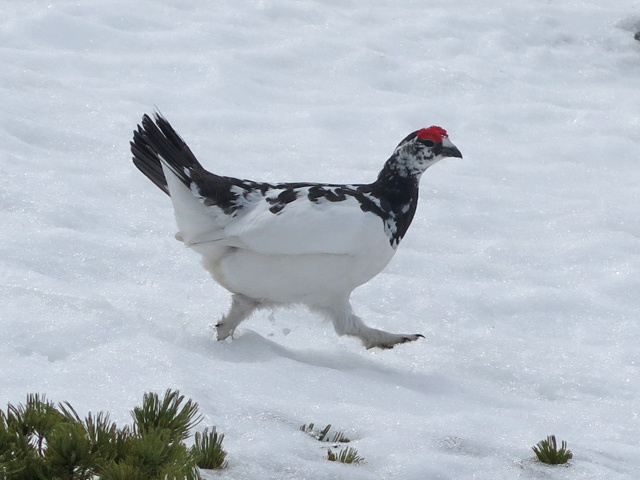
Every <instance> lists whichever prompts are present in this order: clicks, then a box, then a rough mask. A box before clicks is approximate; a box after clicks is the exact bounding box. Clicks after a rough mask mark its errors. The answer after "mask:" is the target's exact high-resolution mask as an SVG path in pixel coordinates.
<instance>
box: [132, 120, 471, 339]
mask: <svg viewBox="0 0 640 480" xmlns="http://www.w3.org/2000/svg"><path fill="white" fill-rule="evenodd" d="M131 151H132V153H133V163H134V164H135V165H136V167H138V169H140V171H141V172H142V173H144V174H145V175H146V176H147V177H148V178H149V179H150V180H151V181H152V182H153V183H155V184H156V185H157V186H158V187H159V188H160V189H161V190H162V191H163V192H165V193H166V194H167V195H169V196H170V197H171V200H172V201H173V207H174V211H175V217H176V222H177V224H178V228H179V232H178V233H177V234H176V238H177V239H178V240H180V241H182V242H183V243H184V244H185V245H187V246H188V247H190V248H192V249H193V250H195V251H196V252H198V253H199V254H200V255H202V263H203V265H204V268H206V269H207V270H208V271H209V273H210V274H211V276H212V277H213V278H214V280H215V281H216V282H218V283H219V284H220V285H222V286H223V287H224V288H226V289H227V290H229V291H230V292H231V293H232V294H233V297H232V303H231V308H230V309H229V311H228V312H227V314H226V315H224V316H223V317H222V319H221V320H220V322H219V323H218V324H217V337H218V340H224V339H225V338H227V337H229V335H231V334H232V333H233V331H234V330H235V328H236V327H237V326H238V325H239V324H240V322H242V321H243V320H245V319H246V318H247V317H249V316H250V315H251V314H252V313H253V312H254V311H255V310H257V309H260V308H274V307H277V306H284V305H291V304H302V305H306V306H307V307H309V308H310V309H311V310H313V311H315V312H319V313H321V314H323V315H325V316H326V317H327V318H329V319H331V321H332V322H333V326H334V327H335V330H336V332H337V334H338V335H350V336H353V337H358V338H359V339H360V340H361V341H362V343H363V344H364V346H365V347H367V348H372V347H379V348H393V346H394V345H397V344H399V343H405V342H410V341H413V340H416V339H418V338H419V337H422V335H420V334H395V333H388V332H385V331H382V330H378V329H375V328H371V327H368V326H366V325H365V324H364V322H363V321H362V320H361V319H360V318H359V317H358V316H357V315H355V313H354V312H353V309H352V308H351V304H350V302H349V297H350V295H351V292H352V291H353V290H354V289H355V288H356V287H358V286H360V285H362V284H364V283H366V282H367V281H369V280H370V279H372V278H373V277H374V276H376V275H377V274H378V273H380V271H381V270H382V269H383V268H384V267H385V266H386V265H387V264H388V263H389V261H390V260H391V258H392V257H393V255H394V253H395V252H396V249H397V247H398V244H399V243H400V240H402V238H403V237H404V235H405V233H406V232H407V229H408V228H409V225H410V224H411V220H412V219H413V215H414V213H415V211H416V205H417V202H418V183H419V181H420V176H421V175H422V173H423V172H424V171H425V170H426V169H427V168H429V167H430V166H431V165H433V164H434V163H436V162H438V161H439V160H441V159H443V158H445V157H459V158H462V154H461V153H460V151H459V150H458V149H457V148H456V147H455V145H453V143H451V141H450V140H449V137H448V135H447V132H446V131H445V130H444V129H442V128H440V127H436V126H432V127H429V128H423V129H421V130H418V131H416V132H413V133H411V134H410V135H407V137H406V138H405V139H404V140H402V141H401V142H400V144H399V145H398V146H397V147H396V149H395V150H394V152H393V155H391V158H389V160H387V162H386V163H385V164H384V166H383V168H382V171H381V172H380V174H379V175H378V178H377V179H376V181H374V182H373V183H369V184H357V185H337V184H324V183H306V182H302V183H278V184H271V183H261V182H254V181H250V180H241V179H238V178H233V177H223V176H220V175H216V174H214V173H210V172H208V171H206V170H205V169H204V168H203V167H202V165H200V163H199V162H198V161H197V160H196V157H195V156H194V155H193V153H192V152H191V150H190V149H189V147H188V146H187V144H186V143H185V142H184V141H183V140H182V138H181V137H180V136H179V135H178V134H177V133H176V132H175V130H174V129H173V128H172V127H171V125H170V124H169V122H168V121H167V120H166V119H165V118H164V117H162V116H161V115H160V114H156V115H155V116H154V119H153V120H152V119H151V118H150V117H149V116H148V115H145V116H144V117H143V119H142V124H141V125H138V129H137V131H135V132H134V136H133V141H132V142H131Z"/></svg>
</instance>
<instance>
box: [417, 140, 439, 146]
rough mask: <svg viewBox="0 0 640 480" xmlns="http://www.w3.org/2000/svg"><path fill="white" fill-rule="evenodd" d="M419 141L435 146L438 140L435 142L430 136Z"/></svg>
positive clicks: (425, 144)
mask: <svg viewBox="0 0 640 480" xmlns="http://www.w3.org/2000/svg"><path fill="white" fill-rule="evenodd" d="M418 141H419V142H420V143H421V144H422V145H424V146H425V147H433V146H434V145H435V144H436V142H434V141H433V140H429V139H428V138H421V139H420V140H418Z"/></svg>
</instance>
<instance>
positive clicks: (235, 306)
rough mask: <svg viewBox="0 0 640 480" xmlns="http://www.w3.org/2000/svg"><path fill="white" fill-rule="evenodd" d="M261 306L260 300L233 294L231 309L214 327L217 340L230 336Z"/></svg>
mask: <svg viewBox="0 0 640 480" xmlns="http://www.w3.org/2000/svg"><path fill="white" fill-rule="evenodd" d="M261 306H262V302H260V300H256V299H253V298H249V297H247V296H245V295H242V294H240V293H234V294H233V297H232V298H231V308H229V311H228V312H227V314H226V315H225V316H224V317H222V319H221V320H220V322H218V324H217V325H216V329H217V337H218V340H224V339H225V338H227V337H228V336H229V335H232V334H233V331H234V330H235V329H236V327H237V326H238V325H240V323H241V322H242V321H243V320H246V319H247V318H249V316H250V315H251V314H252V313H253V312H254V311H256V310H257V309H258V308H260V307H261Z"/></svg>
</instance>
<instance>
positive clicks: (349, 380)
mask: <svg viewBox="0 0 640 480" xmlns="http://www.w3.org/2000/svg"><path fill="white" fill-rule="evenodd" d="M638 30H640V2H638V1H637V0H619V1H617V2H601V1H595V0H591V1H572V2H551V1H542V0H539V1H526V2H525V1H522V2H510V1H507V0H496V1H494V2H491V3H490V4H487V5H483V6H482V8H480V7H479V6H478V4H477V2H473V1H472V0H459V1H454V2H444V3H443V2H440V3H435V2H420V1H407V2H398V1H396V0H372V1H369V2H359V1H356V0H345V1H340V2H338V1H335V0H325V1H312V0H304V1H296V2H276V1H269V0H265V1H238V0H220V1H216V2H199V1H196V0H180V1H178V0H163V1H148V0H141V1H137V2H130V1H129V0H127V1H124V0H112V1H111V0H93V1H92V2H79V1H57V0H52V1H49V2H41V1H31V2H25V1H19V0H10V1H5V2H3V20H2V23H1V24H0V102H1V104H2V113H1V114H0V219H1V222H2V230H1V231H0V262H1V267H0V272H1V273H0V275H1V277H0V280H1V287H0V316H1V320H0V322H1V323H0V325H1V328H2V330H1V331H2V334H1V335H0V365H1V367H0V403H1V404H2V405H6V403H7V402H12V403H19V402H23V401H24V400H25V398H26V394H28V393H33V392H43V393H46V394H47V396H48V397H49V398H50V399H53V400H56V401H63V400H67V401H69V402H71V403H72V404H73V405H74V406H76V408H77V409H78V410H79V411H80V412H88V411H94V412H96V411H107V412H110V413H111V415H112V417H113V418H114V419H116V420H118V421H121V422H129V421H130V416H129V411H130V410H131V409H132V408H133V407H134V406H135V405H137V404H139V403H140V401H141V399H142V394H143V393H144V392H146V391H157V392H164V390H165V389H167V388H178V389H180V391H181V392H182V393H184V394H186V395H188V396H190V397H192V398H193V399H194V400H196V401H197V402H199V404H200V406H201V409H202V411H203V413H204V414H205V415H206V422H205V423H206V424H208V425H216V426H217V427H218V428H219V430H220V431H222V432H224V433H225V434H226V438H225V446H226V448H227V449H228V451H229V462H230V467H229V468H228V469H227V470H225V471H223V472H221V473H215V474H211V478H228V479H282V478H296V479H302V478H314V479H374V478H375V479H380V478H399V479H436V478H438V479H463V478H477V479H491V480H493V479H511V478H525V479H533V478H548V479H634V480H637V479H638V478H640V378H639V373H640V372H639V364H640V348H639V345H640V325H639V320H640V318H639V317H640V295H639V292H640V222H639V221H638V219H639V216H638V210H639V208H638V207H639V206H640V194H639V191H640V187H639V185H640V168H639V165H638V162H639V160H640V94H639V90H638V85H639V83H638V79H639V78H640V42H638V41H636V40H634V38H633V36H634V33H635V32H636V31H638ZM154 106H157V107H158V108H159V109H160V110H161V111H162V112H163V113H164V114H165V115H166V116H167V117H168V118H169V120H170V121H171V122H172V123H173V124H174V126H175V127H176V129H177V130H178V131H179V132H180V133H181V134H182V136H183V137H184V138H185V139H186V140H187V141H188V142H189V144H190V145H191V148H192V149H193V151H194V152H195V153H196V155H197V156H198V157H199V158H200V159H201V161H202V162H203V163H204V164H205V166H207V167H208V168H209V169H211V170H214V171H216V172H218V173H221V174H224V175H234V176H240V177H245V178H250V179H254V180H263V181H295V180H299V181H303V180H304V181H326V182H344V183H354V182H367V181H370V180H372V179H373V178H375V175H376V174H377V171H378V169H379V168H380V167H381V166H382V163H383V162H384V161H385V160H386V159H387V158H388V156H389V155H390V154H391V152H392V151H393V148H394V147H395V146H396V144H397V143H398V142H399V141H400V140H401V139H402V138H403V137H404V136H405V135H406V134H408V133H409V132H411V131H413V130H416V129H418V128H421V127H426V126H429V125H432V124H436V125H441V126H442V127H444V128H446V129H447V130H448V131H449V133H450V136H451V139H452V140H453V142H454V143H455V144H456V145H457V146H458V147H459V148H460V150H461V151H462V152H463V154H464V156H465V157H464V159H463V160H459V159H449V160H446V161H444V162H441V163H439V164H438V165H436V166H435V167H433V168H432V169H430V170H429V171H428V172H427V173H426V174H425V175H424V176H423V179H422V190H421V199H420V205H419V207H418V212H417V215H416V218H415V220H414V223H413V225H412V227H411V229H410V230H409V232H408V235H407V237H405V240H404V242H403V243H402V244H401V246H400V249H399V252H398V254H397V255H396V257H395V258H394V260H393V261H392V263H391V265H390V266H389V267H388V268H387V269H386V270H385V271H384V272H383V273H382V274H380V275H379V276H378V277H376V278H375V279H374V280H373V281H371V282H370V283H369V284H367V285H365V286H363V287H361V288H359V289H358V290H356V292H355V293H354V295H353V303H354V307H355V308H356V310H357V311H358V312H359V314H361V316H362V317H363V318H364V319H365V320H366V321H367V322H368V323H369V324H370V325H372V326H377V327H380V328H382V329H386V330H393V331H399V332H404V331H409V332H414V331H415V332H422V333H424V334H425V336H426V338H425V339H424V340H421V341H419V342H416V343H413V344H410V345H404V346H401V347H399V348H397V349H395V350H392V351H366V350H364V349H363V348H362V347H361V346H360V345H359V343H358V342H357V341H355V340H352V339H348V338H338V337H337V336H336V335H335V333H334V332H333V329H332V327H331V326H330V325H329V324H326V323H323V321H322V320H321V319H320V318H319V317H317V316H315V315H313V314H311V313H309V312H307V311H306V310H304V309H292V310H286V311H278V312H276V313H275V314H274V315H273V316H271V315H270V314H269V313H268V312H262V313H259V314H257V315H255V316H254V317H253V318H252V319H250V320H248V321H247V322H246V323H244V324H243V325H242V326H241V328H240V329H239V331H238V332H237V338H236V339H235V340H234V341H233V342H231V343H216V342H215V340H214V335H213V331H212V325H213V324H215V323H216V321H217V319H218V318H219V317H220V316H221V315H222V314H223V313H224V312H225V310H226V308H227V307H228V305H229V303H230V302H229V294H228V293H227V292H226V291H224V290H223V289H222V288H221V287H219V286H217V285H216V284H215V283H214V282H213V280H211V279H210V278H208V276H207V274H206V272H205V271H204V269H202V268H201V267H200V265H199V262H198V258H197V256H196V255H195V254H194V253H193V252H190V251H188V250H186V249H184V248H183V247H182V246H181V244H180V243H178V242H176V241H175V240H174V239H173V234H174V233H175V230H176V228H175V225H174V220H173V214H172V207H171V202H170V201H169V199H168V198H166V196H165V195H164V194H163V193H161V192H160V191H159V190H158V189H157V188H155V187H154V186H153V185H152V184H151V183H150V182H149V181H148V180H147V179H146V178H144V176H143V175H141V174H140V173H139V172H138V171H137V170H136V169H135V168H134V166H133V165H132V163H131V162H130V154H129V151H128V148H129V145H128V143H129V140H130V138H131V132H132V130H133V128H134V127H135V125H136V124H137V122H139V120H140V118H141V115H142V114H143V113H144V112H151V111H152V110H153V108H154ZM309 422H315V423H316V425H322V426H323V425H326V424H328V423H331V424H333V425H334V427H335V428H336V429H339V430H342V431H344V432H345V433H346V434H347V435H348V436H350V437H351V438H352V439H353V440H354V442H353V443H352V444H351V445H352V446H355V447H356V448H357V449H358V451H359V453H360V455H361V456H363V457H365V458H366V462H365V463H364V464H362V465H360V466H348V465H340V464H334V463H330V462H328V461H326V460H325V459H324V456H325V451H326V450H325V446H324V445H322V444H320V443H318V442H317V441H316V440H314V439H312V438H311V437H309V436H308V435H306V434H304V433H302V432H300V431H299V430H298V429H299V426H300V425H302V424H303V423H309ZM204 426H205V425H204V424H203V425H202V427H203V428H204ZM550 434H555V435H557V436H558V438H560V439H563V440H566V441H567V442H568V444H569V448H570V449H572V451H573V452H574V460H573V461H572V462H571V465H570V466H569V467H568V468H566V467H548V466H544V465H541V464H539V463H536V462H534V461H533V460H532V458H533V453H532V451H531V449H530V447H531V446H532V445H534V444H535V443H537V442H538V441H539V440H541V439H543V438H544V437H546V436H547V435H550Z"/></svg>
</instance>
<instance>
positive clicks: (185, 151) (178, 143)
mask: <svg viewBox="0 0 640 480" xmlns="http://www.w3.org/2000/svg"><path fill="white" fill-rule="evenodd" d="M153 117H154V118H153V119H151V117H149V115H146V114H145V115H144V116H143V117H142V123H141V124H140V125H138V129H137V130H135V131H134V132H133V141H132V142H131V153H132V154H133V164H134V165H135V166H136V167H138V170H140V171H141V172H142V173H144V174H145V175H146V176H147V178H148V179H149V180H151V181H152V182H153V183H155V184H156V186H157V187H158V188H160V190H162V191H163V192H164V193H166V194H167V195H169V187H168V186H167V179H166V178H165V176H164V172H163V171H162V165H161V163H160V158H162V159H163V160H164V161H165V163H166V164H167V165H168V166H169V167H170V168H171V170H172V171H173V172H174V173H175V174H176V176H177V177H178V178H179V179H180V180H181V181H182V182H183V183H184V184H185V185H187V186H188V185H189V183H190V181H191V180H190V178H189V177H188V176H187V174H186V173H185V169H187V170H192V169H194V168H195V169H198V168H202V166H201V165H200V163H199V162H198V160H196V157H195V156H194V155H193V153H192V152H191V149H190V148H189V147H188V146H187V144H186V143H185V142H184V140H182V138H181V137H180V135H178V134H177V133H176V131H175V130H174V129H173V127H172V126H171V125H170V124H169V122H168V121H167V119H166V118H164V117H163V116H162V115H160V114H159V113H155V114H154V116H153Z"/></svg>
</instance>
